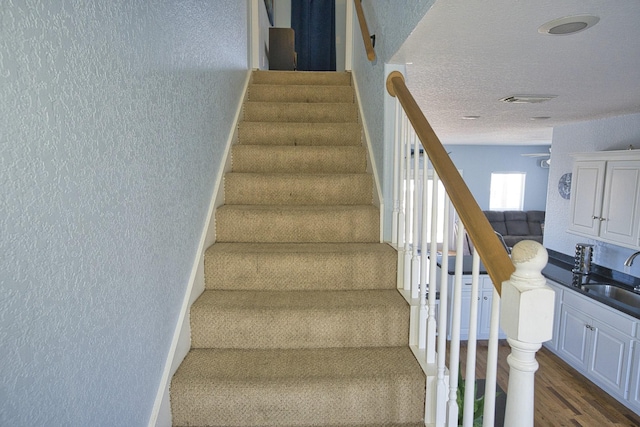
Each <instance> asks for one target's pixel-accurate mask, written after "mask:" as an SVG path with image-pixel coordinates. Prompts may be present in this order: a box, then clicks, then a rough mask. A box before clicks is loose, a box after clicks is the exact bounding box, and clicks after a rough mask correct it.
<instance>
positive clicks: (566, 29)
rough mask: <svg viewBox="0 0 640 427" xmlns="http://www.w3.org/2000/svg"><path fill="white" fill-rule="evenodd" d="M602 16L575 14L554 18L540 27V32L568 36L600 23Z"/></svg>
mask: <svg viewBox="0 0 640 427" xmlns="http://www.w3.org/2000/svg"><path fill="white" fill-rule="evenodd" d="M599 20H600V18H598V17H597V16H593V15H574V16H565V17H564V18H558V19H554V20H553V21H549V22H547V23H546V24H543V25H541V26H540V28H538V32H539V33H540V34H550V35H553V36H566V35H569V34H575V33H577V32H579V31H584V30H586V29H587V28H590V27H593V26H594V25H596V24H597V23H598V21H599Z"/></svg>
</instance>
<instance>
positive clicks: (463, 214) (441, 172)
mask: <svg viewBox="0 0 640 427" xmlns="http://www.w3.org/2000/svg"><path fill="white" fill-rule="evenodd" d="M387 91H388V92H389V94H390V95H391V96H393V97H397V98H398V101H400V105H402V108H403V109H404V111H405V114H406V115H407V117H408V118H409V121H410V122H411V124H412V125H413V128H414V130H415V132H416V135H418V138H420V142H421V143H422V146H423V147H424V149H425V151H426V152H427V155H428V156H429V159H430V160H431V163H432V164H433V168H434V169H435V171H436V173H437V174H438V176H439V178H440V180H441V181H442V184H443V185H444V188H445V189H446V190H447V193H448V194H449V197H450V198H451V203H453V206H454V207H455V208H456V211H457V212H458V215H459V216H460V219H461V220H462V223H463V224H464V226H465V229H466V231H467V233H468V234H469V237H470V238H471V241H472V242H473V245H474V246H475V248H476V250H477V251H478V254H479V255H480V258H481V259H482V262H483V263H484V266H485V268H486V269H487V273H488V274H489V277H491V280H492V281H493V285H494V286H495V288H496V290H497V291H498V293H501V292H502V282H503V281H505V280H508V279H509V278H510V277H511V273H513V272H514V271H515V267H514V266H513V263H512V262H511V259H510V258H509V256H508V255H507V253H506V251H505V250H504V248H503V247H502V244H501V243H500V241H499V240H498V236H496V234H495V232H494V231H493V228H492V227H491V224H489V220H487V217H486V216H485V215H484V213H483V212H482V210H481V209H480V206H478V203H477V202H476V200H475V198H474V197H473V195H472V194H471V191H470V190H469V187H467V185H466V184H465V182H464V180H463V179H462V176H460V173H459V172H458V170H457V169H456V167H455V165H454V164H453V162H452V161H451V158H450V157H449V155H448V154H447V152H446V150H445V149H444V147H443V146H442V143H441V142H440V139H439V138H438V136H437V135H436V133H435V132H434V131H433V129H432V128H431V125H430V124H429V122H428V121H427V119H426V117H425V116H424V114H423V113H422V110H421V109H420V107H419V106H418V104H417V103H416V101H415V99H414V98H413V95H411V92H409V89H408V88H407V86H406V85H405V83H404V77H403V76H402V73H400V72H398V71H394V72H392V73H390V74H389V76H388V77H387Z"/></svg>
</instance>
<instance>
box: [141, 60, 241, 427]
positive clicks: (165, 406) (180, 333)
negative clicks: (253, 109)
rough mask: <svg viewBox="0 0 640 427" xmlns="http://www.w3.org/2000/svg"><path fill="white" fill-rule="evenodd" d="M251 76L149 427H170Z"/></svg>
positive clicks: (213, 194) (227, 146) (217, 184)
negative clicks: (172, 393)
mask: <svg viewBox="0 0 640 427" xmlns="http://www.w3.org/2000/svg"><path fill="white" fill-rule="evenodd" d="M251 75H252V70H248V71H247V77H246V79H245V83H244V88H243V92H242V94H243V95H242V96H241V97H240V101H239V103H238V106H237V108H236V114H235V117H234V120H233V125H232V127H231V131H230V132H229V138H228V139H227V143H226V147H225V151H224V154H223V158H222V163H221V167H220V168H219V170H218V175H217V176H216V181H215V184H214V188H213V192H212V194H211V201H210V203H209V211H208V213H207V218H206V220H205V223H204V227H203V230H202V234H201V236H200V243H199V244H198V250H197V252H196V257H195V260H194V263H193V267H192V269H191V275H190V276H189V283H188V285H187V289H186V292H185V294H184V298H183V300H182V307H181V308H180V314H179V316H178V321H177V323H176V328H175V330H174V334H173V339H172V340H171V347H170V348H169V353H168V355H167V360H166V361H165V366H164V370H163V372H162V378H161V379H160V385H159V387H158V392H157V394H156V399H155V402H154V404H153V409H152V411H151V416H150V418H149V427H165V426H167V427H170V426H171V425H172V423H171V405H170V400H169V385H170V384H171V377H172V376H173V374H174V373H175V372H176V370H177V369H178V366H179V365H180V363H182V360H183V359H184V357H185V356H186V355H187V353H188V352H189V349H190V347H191V329H190V325H189V309H190V308H191V304H193V302H194V301H195V300H196V299H197V298H198V296H200V294H201V293H202V292H203V291H204V252H205V251H206V249H207V248H208V247H209V246H210V245H211V244H213V242H215V237H216V235H215V217H214V213H215V210H216V209H217V208H218V207H220V206H221V205H222V204H223V203H224V184H223V183H224V174H225V173H226V172H228V171H229V170H230V168H231V155H230V152H231V146H232V145H233V143H234V142H235V141H236V140H237V138H238V135H237V134H238V132H237V129H238V123H239V122H240V120H241V119H242V117H241V116H242V107H243V105H244V101H245V99H246V96H247V89H248V87H249V82H250V80H251Z"/></svg>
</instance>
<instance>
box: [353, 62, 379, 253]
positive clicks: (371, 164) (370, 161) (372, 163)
mask: <svg viewBox="0 0 640 427" xmlns="http://www.w3.org/2000/svg"><path fill="white" fill-rule="evenodd" d="M351 79H352V80H353V88H354V90H355V92H356V100H357V101H358V113H359V114H360V120H361V124H362V131H363V134H364V141H365V143H366V145H367V170H368V171H369V172H371V173H372V174H373V181H374V184H375V185H374V189H373V204H374V205H375V206H377V207H378V208H379V211H380V242H384V235H383V230H384V199H383V197H382V187H381V186H380V179H379V178H378V168H377V167H376V160H375V158H374V157H373V149H372V148H371V138H370V136H369V129H368V127H367V121H366V119H365V117H364V111H362V102H361V98H360V90H359V89H358V81H357V80H356V76H355V74H354V73H353V72H351Z"/></svg>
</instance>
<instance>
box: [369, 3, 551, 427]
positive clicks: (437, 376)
mask: <svg viewBox="0 0 640 427" xmlns="http://www.w3.org/2000/svg"><path fill="white" fill-rule="evenodd" d="M356 3H358V1H357V0H356ZM387 90H388V92H389V94H390V95H391V96H393V97H395V98H396V100H397V101H396V125H395V135H396V137H395V141H394V162H393V165H394V172H393V176H394V184H393V192H392V197H393V199H394V200H393V224H392V229H393V231H392V233H393V237H392V244H394V245H395V246H396V248H397V249H398V288H399V289H400V290H401V291H402V292H403V294H404V295H405V297H406V298H407V299H408V300H409V301H410V302H411V305H412V310H411V330H410V344H411V346H412V349H413V350H414V352H415V354H416V357H417V358H418V360H419V361H420V363H421V364H422V366H423V368H424V370H425V372H426V374H427V384H426V391H427V399H426V407H425V423H427V424H429V425H436V426H447V427H453V426H457V425H458V418H459V414H462V417H461V418H462V425H463V426H466V427H471V426H472V425H473V424H474V418H476V416H477V414H474V408H473V407H474V400H475V395H476V391H475V387H473V386H469V385H474V384H476V377H475V375H476V368H475V362H476V353H477V336H478V326H479V325H478V311H479V300H480V291H481V286H482V284H481V282H483V281H484V279H485V276H484V275H483V276H481V275H480V269H481V263H482V265H483V267H484V269H485V270H486V273H487V274H488V278H489V279H490V280H491V282H492V287H491V288H490V289H488V290H487V289H486V288H484V289H483V290H482V294H483V300H484V298H487V301H488V298H489V297H488V295H487V293H489V294H491V293H492V301H491V306H490V307H485V306H483V307H482V309H483V312H482V319H483V321H484V323H487V322H488V323H489V327H488V331H489V332H488V354H487V364H486V365H487V370H486V372H485V373H484V377H485V390H484V396H485V403H484V412H483V419H482V420H483V424H482V425H483V426H493V425H494V424H495V418H494V415H495V406H496V382H497V360H498V339H499V336H500V334H504V335H506V337H507V341H508V343H509V345H510V346H511V355H510V356H509V358H508V364H509V368H510V371H509V383H508V387H507V398H506V410H505V415H504V417H505V418H504V420H505V421H504V425H505V426H519V427H520V426H522V427H527V426H533V417H534V411H533V408H534V378H535V371H536V370H537V368H538V364H537V362H536V360H535V353H536V351H537V350H538V349H539V348H540V347H541V344H542V342H544V341H547V340H549V339H551V337H552V324H553V299H554V292H553V290H552V289H551V288H549V287H547V286H546V280H545V278H544V277H543V276H542V274H541V270H542V269H543V268H544V266H545V265H546V262H547V253H546V250H545V249H544V248H543V247H542V245H540V244H539V243H536V242H532V241H525V242H521V243H519V244H518V245H516V246H515V247H514V249H513V251H512V254H511V257H510V256H509V254H507V252H506V251H505V249H504V247H503V245H502V243H501V242H500V241H499V239H498V237H497V235H496V234H495V233H494V231H493V228H492V227H491V225H490V224H489V222H488V220H487V219H486V217H485V215H484V214H483V212H482V210H481V209H480V207H479V206H478V204H477V202H476V201H475V199H474V198H473V196H472V194H471V192H470V190H469V188H468V187H467V185H466V184H465V182H464V180H463V179H462V176H461V175H460V173H459V172H458V171H457V169H456V168H455V166H454V164H453V162H452V161H451V159H450V157H449V155H448V154H447V152H446V150H445V149H444V147H443V146H442V144H441V142H440V140H439V139H438V137H437V135H436V134H435V132H434V131H433V129H432V128H431V126H430V125H429V123H428V121H427V119H426V118H425V116H424V114H423V113H422V111H421V110H420V108H419V107H418V105H417V103H416V101H415V99H414V98H413V96H412V95H411V93H410V92H409V90H408V88H407V87H406V85H405V83H404V78H403V76H402V74H401V73H399V72H397V71H394V72H392V73H391V74H389V76H388V78H387ZM422 152H424V154H425V155H424V156H422V157H421V153H422ZM421 159H422V160H421ZM440 187H443V188H444V191H445V193H446V194H444V195H442V196H441V195H440V191H441V190H440V189H439V188H440ZM429 204H430V205H429ZM450 205H451V206H452V207H453V210H451V211H450ZM450 214H451V216H452V217H455V218H457V221H456V226H455V227H451V226H450V223H451V221H449V217H450ZM454 234H455V241H454V246H453V247H452V248H451V252H450V244H451V241H452V240H453V239H452V235H454ZM469 239H470V241H469ZM439 240H440V242H438V241H439ZM451 253H455V257H452V258H451V262H453V263H454V265H453V266H452V267H453V274H450V273H449V272H450V271H451V268H450V266H449V263H450V257H449V255H450V254H451ZM465 255H466V256H465ZM468 261H471V262H470V266H469V265H465V263H467V264H469V262H468ZM463 279H464V284H463ZM463 287H464V288H465V291H466V293H464V295H466V296H467V298H466V302H465V304H464V306H463V303H462V299H463ZM463 315H464V317H465V318H468V322H467V321H465V322H463V321H462V318H463ZM500 317H501V322H502V323H501V324H500ZM462 327H464V334H463V332H462V331H463V330H462ZM501 327H502V331H501V330H500V328H501ZM463 335H466V336H463ZM463 339H466V340H467V343H466V348H467V357H466V361H465V366H466V372H465V377H464V379H463V381H464V384H465V385H467V386H466V387H464V391H465V394H464V399H463V402H464V404H463V405H462V407H458V399H457V394H458V389H459V386H461V384H459V376H458V375H459V368H460V366H461V361H460V348H461V341H463ZM483 339H486V337H483ZM447 353H448V356H449V357H448V362H447Z"/></svg>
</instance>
